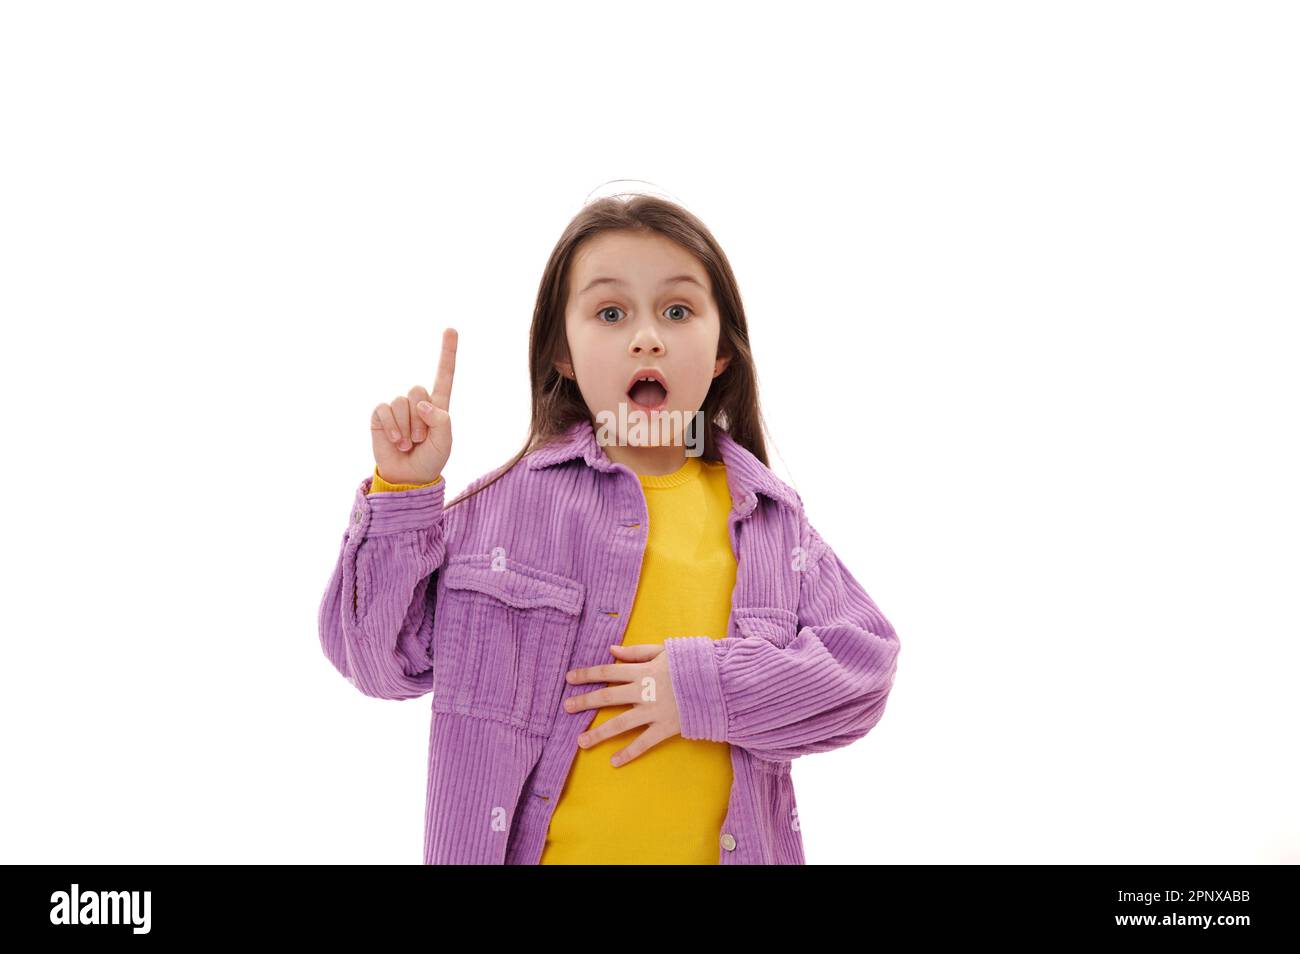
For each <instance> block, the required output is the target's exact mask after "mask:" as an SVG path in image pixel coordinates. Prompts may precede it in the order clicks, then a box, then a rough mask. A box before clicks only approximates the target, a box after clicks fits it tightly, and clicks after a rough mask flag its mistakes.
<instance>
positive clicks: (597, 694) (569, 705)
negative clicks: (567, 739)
mask: <svg viewBox="0 0 1300 954" xmlns="http://www.w3.org/2000/svg"><path fill="white" fill-rule="evenodd" d="M640 700H641V690H640V688H639V687H638V686H633V685H627V684H623V685H618V686H607V687H605V688H604V689H593V690H592V691H591V692H584V693H582V695H579V696H570V697H569V698H567V699H565V700H564V709H565V711H566V712H581V711H582V710H583V709H599V708H601V707H602V706H626V705H631V704H632V703H634V702H639V701H640Z"/></svg>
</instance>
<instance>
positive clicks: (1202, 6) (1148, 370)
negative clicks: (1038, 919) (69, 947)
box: [0, 2, 1300, 864]
mask: <svg viewBox="0 0 1300 954" xmlns="http://www.w3.org/2000/svg"><path fill="white" fill-rule="evenodd" d="M1298 33H1300V31H1298V30H1297V22H1296V15H1295V13H1294V7H1289V5H1287V4H1267V3H1251V4H1241V3H1214V4H1211V3H1186V2H1184V3H1170V4H1156V3H1135V2H1126V3H1099V2H1092V3H1087V4H1083V3H1078V4H1060V3H1055V4H1053V3H982V4H964V3H959V4H937V3H897V4H874V5H873V4H847V3H845V4H826V3H812V2H808V3H800V4H797V5H795V6H788V5H764V4H757V3H752V2H751V3H743V4H741V3H690V4H685V3H666V2H660V3H656V4H653V5H646V4H619V3H559V4H541V5H536V4H534V5H522V4H520V5H518V6H516V5H513V4H512V5H491V6H489V5H477V6H476V5H450V4H438V5H434V4H392V3H390V4H383V5H377V4H361V3H354V4H339V3H321V2H313V3H301V4H297V3H294V4H291V3H269V2H258V3H233V2H223V3H205V4H196V3H151V4H144V3H116V4H90V3H86V4H71V3H51V4H8V5H6V6H5V7H4V8H3V13H0V110H2V112H0V136H3V149H2V150H0V164H3V175H2V176H0V243H2V245H0V269H2V271H0V310H2V313H3V319H4V323H3V327H4V339H3V340H4V347H3V356H4V357H3V362H4V363H3V367H4V373H3V376H2V385H0V386H3V389H4V391H3V395H2V397H3V401H2V402H0V406H3V409H4V415H5V421H4V424H5V450H6V453H5V455H4V456H5V460H4V468H3V480H4V488H3V489H4V501H5V513H4V516H3V522H4V527H5V543H6V545H5V547H4V549H3V554H4V556H3V560H4V567H3V570H4V572H3V583H2V584H0V585H2V586H3V599H4V604H3V605H4V609H5V617H4V648H5V659H4V671H5V677H6V678H5V680H4V681H5V691H4V692H3V693H2V694H0V706H2V707H3V708H2V713H3V719H4V731H3V751H0V759H3V765H4V775H5V778H6V784H5V786H4V789H5V790H4V794H3V796H0V797H2V798H3V801H4V804H3V809H4V810H3V822H2V823H0V839H2V841H0V849H2V851H3V861H5V862H48V863H56V862H57V863H83V862H84V863H108V862H123V863H143V862H194V863H206V862H222V863H225V862H245V861H251V862H338V861H343V862H363V861H364V862H398V863H418V862H419V861H420V859H421V846H422V835H423V811H424V797H425V772H426V768H427V761H426V759H427V732H428V720H429V714H428V698H427V697H426V698H425V699H422V700H418V701H407V702H403V703H393V702H389V701H383V700H376V699H371V698H368V697H365V696H363V695H361V694H360V693H359V692H358V691H357V690H356V689H355V688H354V687H353V686H352V685H351V684H350V683H348V682H347V681H345V680H344V679H343V678H342V677H341V676H340V675H339V674H338V673H337V672H336V671H335V670H334V669H333V668H332V666H331V665H330V663H329V661H328V660H327V659H326V658H325V656H324V654H323V653H322V651H321V647H320V643H319V637H318V634H317V629H316V613H317V608H318V604H319V601H320V597H321V595H322V593H323V591H324V587H325V584H326V582H327V580H328V576H329V573H330V571H331V569H332V567H333V564H334V560H335V557H336V555H337V551H338V545H339V541H340V538H341V535H342V533H343V531H344V530H345V529H346V526H347V520H348V516H349V512H350V506H351V502H352V495H353V493H354V491H355V489H356V486H357V485H358V484H359V483H360V481H361V480H362V479H363V478H365V477H366V476H367V475H368V474H369V473H370V468H371V464H372V461H371V458H370V446H369V434H368V417H369V414H370V411H371V409H372V408H373V407H374V405H375V404H377V403H378V402H380V401H389V400H392V399H393V398H394V397H395V396H396V395H398V394H404V393H405V392H406V390H407V389H408V388H410V387H411V386H412V385H414V384H416V383H423V384H425V385H429V384H431V383H432V379H433V372H434V368H435V363H436V358H437V346H438V341H439V337H440V334H441V331H442V329H443V328H444V327H446V326H449V325H450V326H453V327H455V328H457V329H458V330H459V331H460V354H459V359H458V366H457V372H456V383H455V392H454V398H453V404H452V412H453V416H454V420H455V434H456V445H455V452H454V455H453V458H452V462H451V466H450V467H449V468H448V481H449V486H450V489H451V490H452V491H453V492H454V491H458V490H459V489H461V488H463V487H464V486H465V484H467V483H468V482H469V481H470V480H471V479H473V478H474V477H477V476H478V475H480V474H482V473H485V472H486V471H488V470H490V469H491V468H493V467H495V466H496V465H497V464H499V463H501V462H503V461H504V460H506V459H507V458H508V457H509V456H510V455H511V454H513V453H514V452H515V451H516V450H517V449H518V447H519V446H520V445H521V443H522V440H523V438H524V435H525V432H526V424H527V411H528V406H527V369H526V354H527V351H526V347H527V334H528V328H529V323H530V320H531V315H532V309H533V303H534V301H533V299H534V295H535V293H536V290H537V283H538V280H539V278H540V275H541V270H542V266H543V264H544V262H545V259H546V257H547V255H548V254H549V252H550V250H551V247H552V246H553V244H554V242H555V241H556V239H557V238H558V236H559V234H560V232H561V230H562V229H563V227H564V225H565V223H566V222H567V221H568V220H569V218H570V217H571V216H572V215H573V214H574V213H576V212H577V211H578V209H579V207H580V206H581V205H582V204H583V202H584V201H585V200H586V199H587V198H588V196H589V195H591V194H592V192H593V190H596V189H598V188H600V187H602V184H605V183H608V182H609V181H610V180H614V179H635V180H640V181H641V183H649V184H650V185H651V186H653V188H656V189H658V190H660V191H663V192H666V193H668V194H670V195H671V196H672V197H674V198H676V199H677V200H679V201H680V202H682V203H683V204H685V205H686V206H687V207H688V208H690V209H692V210H693V211H694V212H696V213H697V214H698V215H699V216H700V217H701V218H703V220H704V221H705V222H706V223H707V224H708V225H709V226H710V227H711V228H712V229H713V231H714V233H715V234H716V236H717V237H718V239H719V241H720V242H721V243H722V245H723V247H724V248H725V249H726V251H727V254H728V255H729V257H730V259H731V262H732V264H733V266H734V267H735V270H736V273H737V275H738V278H739V281H740V286H741V290H742V292H743V294H744V296H745V303H746V307H747V312H748V318H749V322H750V329H751V335H752V340H753V345H754V352H755V358H756V362H757V367H758V370H759V373H760V382H761V385H762V400H763V407H764V411H765V413H766V416H767V420H768V424H769V430H770V435H771V443H770V445H769V449H770V451H771V452H772V457H773V469H774V470H776V472H777V473H778V474H779V475H780V476H782V477H784V478H786V479H787V480H789V481H791V482H792V483H793V485H794V486H795V487H796V488H797V489H798V490H799V492H800V493H801V495H802V496H803V498H804V500H805V502H806V504H807V506H808V511H809V514H810V516H811V518H812V519H813V521H814V523H816V524H817V525H818V527H819V528H820V529H821V530H822V532H823V535H824V536H825V537H826V539H827V540H828V542H829V543H830V544H831V545H832V546H833V547H834V548H835V549H836V551H837V552H838V553H840V554H841V555H842V557H843V559H844V560H845V562H846V564H847V565H848V566H850V567H851V568H852V569H853V572H854V575H855V576H856V577H857V578H858V579H859V580H860V581H861V582H862V583H863V585H864V586H865V587H866V588H867V590H868V592H869V593H870V594H871V595H872V597H873V598H874V599H875V600H876V602H877V603H878V604H879V606H880V607H881V609H882V610H883V612H884V613H885V614H886V616H888V617H889V619H890V620H891V621H892V622H893V623H894V625H895V627H896V628H897V631H898V634H899V637H900V641H901V645H902V650H901V653H900V656H899V668H898V675H897V680H896V682H895V687H894V690H893V693H892V695H891V697H890V701H889V703H888V707H887V711H886V714H885V716H884V718H883V720H882V721H881V722H880V724H879V725H878V726H877V727H876V728H875V729H873V730H872V732H871V733H870V734H869V735H868V736H867V737H866V738H864V739H862V740H860V741H859V742H856V743H854V744H853V745H850V746H848V747H846V748H842V749H839V750H837V751H834V752H829V753H822V754H817V755H813V756H809V757H805V758H802V759H799V760H798V761H796V763H795V765H794V778H795V784H796V792H797V796H798V805H799V817H800V820H801V823H802V832H803V836H804V841H805V847H806V851H807V857H808V861H809V862H810V863H813V864H817V863H835V862H872V863H874V862H905V863H930V862H957V863H973V862H993V863H1012V862H1049V863H1118V864H1127V863H1194V862H1208V863H1229V862H1234V863H1235V862H1244V863H1252V862H1265V863H1267V862H1292V863H1294V862H1296V861H1300V819H1298V818H1297V812H1296V809H1295V806H1296V805H1297V804H1300V784H1298V783H1300V770H1298V768H1297V766H1298V764H1300V762H1298V760H1297V759H1296V757H1295V752H1296V729H1297V725H1298V724H1300V719H1298V718H1297V715H1298V713H1297V708H1298V706H1297V693H1296V690H1295V679H1296V672H1297V662H1300V649H1298V648H1297V635H1298V632H1297V630H1298V627H1297V617H1298V616H1300V613H1298V612H1297V604H1296V581H1297V570H1298V569H1300V567H1298V566H1297V564H1298V563H1300V560H1298V558H1297V554H1298V553H1300V544H1298V543H1297V540H1300V532H1298V531H1300V526H1298V524H1300V521H1298V520H1297V503H1296V494H1295V488H1296V486H1297V485H1300V479H1298V478H1300V474H1298V473H1297V470H1298V468H1297V460H1296V427H1295V412H1296V409H1297V407H1300V402H1298V401H1297V398H1298V397H1300V395H1297V384H1296V373H1295V368H1296V364H1297V357H1298V356H1297V353H1296V351H1297V349H1296V337H1295V335H1296V322H1297V318H1298V317H1300V315H1298V309H1297V288H1298V287H1300V283H1298V282H1297V277H1298V276H1297V261H1298V258H1297V253H1298V252H1300V247H1298V246H1300V239H1298V233H1297V227H1296V226H1297V222H1300V188H1298V186H1297V183H1298V182H1300V177H1297V175H1296V170H1297V169H1300V142H1298V141H1297V124H1296V115H1297V95H1296V93H1297V90H1298V89H1300V76H1298V75H1297V74H1298V73H1300V68H1298V67H1297V59H1296V57H1295V51H1296V49H1297V45H1298V41H1300V36H1298V35H1297V34H1298ZM636 186H637V184H634V187H636ZM641 187H644V186H641ZM605 188H606V189H608V186H605Z"/></svg>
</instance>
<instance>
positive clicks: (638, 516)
mask: <svg viewBox="0 0 1300 954" xmlns="http://www.w3.org/2000/svg"><path fill="white" fill-rule="evenodd" d="M718 450H719V454H720V456H721V457H722V460H723V463H724V464H725V465H726V478H727V484H728V489H729V491H730V494H731V499H732V510H731V512H730V513H729V514H728V517H727V520H728V531H729V537H730V540H731V546H732V550H733V552H734V553H735V556H736V583H735V587H734V589H733V590H732V598H731V615H730V618H729V620H728V623H727V632H726V636H725V638H718V639H714V638H712V637H711V636H710V635H699V634H686V633H680V634H675V633H665V634H664V647H665V652H666V653H667V654H668V665H669V673H670V676H671V679H672V689H673V692H674V694H675V696H676V700H677V705H678V708H679V710H680V714H681V734H682V736H683V737H684V738H687V739H710V740H712V741H715V742H727V743H729V746H730V752H731V766H732V778H733V781H732V788H731V793H730V796H729V800H728V806H727V814H726V817H725V819H724V821H723V824H722V828H721V829H720V830H719V832H718V860H719V863H720V864H804V863H805V861H804V853H803V840H802V837H801V836H800V834H799V819H798V814H797V810H796V805H795V796H794V786H793V783H792V780H791V777H790V763H791V761H792V760H793V759H795V758H798V757H799V756H801V755H807V754H810V753H813V752H824V751H826V750H828V749H833V748H837V747H839V746H843V745H847V744H848V743H850V742H853V741H854V740H856V739H859V738H861V737H862V736H864V735H865V734H866V733H867V732H868V731H870V729H871V728H872V727H873V726H874V725H876V723H877V722H878V721H879V720H880V717H881V715H882V714H883V712H884V709H885V701H886V699H887V697H888V695H889V691H890V688H891V686H892V684H893V679H894V673H895V670H896V659H897V655H898V649H899V643H898V637H897V636H896V634H895V633H894V629H893V627H892V626H891V625H890V624H889V622H888V621H887V620H886V619H885V617H884V616H883V615H882V614H881V612H880V610H879V609H877V608H876V605H875V603H874V602H873V601H872V600H871V598H870V597H869V596H868V595H867V593H866V591H865V590H864V589H863V588H862V586H861V585H860V584H859V583H858V582H857V580H855V579H854V578H853V576H851V575H850V573H849V571H848V569H847V568H846V567H845V566H844V564H843V563H842V562H841V561H840V559H839V558H838V557H837V556H836V555H835V553H834V551H833V550H831V548H830V547H829V546H828V545H827V544H826V542H825V541H824V540H823V539H822V537H821V536H820V535H819V534H818V533H817V531H816V530H815V529H813V527H812V525H811V524H810V523H809V521H808V518H807V517H806V516H805V514H804V508H803V501H802V500H801V499H800V497H799V495H798V494H797V493H796V492H795V491H794V490H793V488H791V487H790V486H789V485H787V484H786V483H784V482H783V481H781V480H780V479H779V478H778V477H777V476H776V475H775V474H773V473H772V471H771V470H769V469H768V468H767V467H766V466H764V465H763V464H762V462H760V461H759V460H758V459H757V458H756V457H755V456H754V455H753V454H751V453H750V452H749V451H748V450H746V449H745V448H744V447H742V446H741V445H740V444H738V443H736V442H735V441H734V440H733V439H732V438H731V437H730V435H728V434H727V433H726V432H725V431H721V430H719V438H718ZM490 476H491V474H487V475H484V476H483V477H480V478H478V480H476V481H475V482H474V483H472V484H470V486H469V487H467V488H466V490H467V491H470V490H473V489H475V488H476V487H478V486H479V485H480V484H482V483H484V482H486V481H487V480H488V479H489V478H490ZM371 480H372V478H371V477H367V478H366V479H365V480H363V481H362V482H361V485H360V487H359V488H358V489H357V492H356V499H355V501H354V502H353V505H352V513H351V518H350V520H349V524H348V529H347V531H346V533H345V534H344V536H343V542H342V546H341V548H340V551H339V556H338V562H337V564H336V566H335V568H334V572H333V575H332V576H331V578H330V581H329V585H328V587H327V589H326V591H325V595H324V598H323V599H322V601H321V604H320V613H319V626H320V639H321V645H322V647H323V649H324V651H325V655H326V656H327V657H328V658H329V660H330V661H331V662H332V663H333V664H334V666H335V667H336V668H337V669H338V670H339V671H340V672H341V673H342V674H343V675H345V676H346V677H347V678H348V679H349V680H350V681H351V682H352V683H353V684H354V685H355V686H356V687H357V688H358V689H359V690H360V691H361V692H363V693H365V694H366V695H368V696H374V697H377V698H381V699H413V698H417V697H419V696H423V695H425V694H426V693H431V694H432V702H433V705H432V722H431V727H430V737H429V779H428V790H427V796H426V808H425V832H424V863H425V864H537V863H538V860H539V859H540V857H541V854H542V849H543V847H544V845H545V840H546V833H547V829H548V828H549V825H550V819H551V814H552V812H553V811H554V809H555V805H556V802H557V799H558V798H559V795H560V793H561V791H562V790H563V787H564V782H565V779H566V778H567V776H568V772H569V768H570V765H571V763H572V761H573V758H574V755H575V754H576V752H577V750H578V743H577V738H578V735H579V734H581V733H582V732H583V731H584V730H585V729H586V728H587V727H588V726H589V725H590V724H591V722H592V720H593V719H594V718H595V716H596V712H597V711H598V710H597V709H586V710H583V711H581V712H575V713H569V712H566V711H564V708H563V700H564V699H565V698H567V697H568V696H576V695H583V694H585V693H588V692H593V691H595V690H596V689H599V688H601V687H602V686H603V685H607V684H606V683H586V684H583V685H569V684H568V683H567V682H566V681H565V678H564V676H565V673H566V672H567V671H568V670H569V669H575V668H579V667H586V666H596V665H602V664H610V663H614V662H615V659H614V657H613V655H612V654H611V653H610V652H609V648H608V647H609V646H610V645H611V644H618V643H621V642H622V640H623V633H624V629H625V627H626V625H627V619H628V614H629V612H630V611H631V608H632V604H633V598H634V597H635V595H636V591H637V584H638V581H639V579H640V573H641V561H642V557H643V555H644V551H645V545H646V526H647V522H648V517H647V511H646V504H645V496H644V494H643V492H642V489H641V483H640V481H639V480H638V478H637V475H636V473H635V472H634V471H632V470H631V469H630V468H628V467H626V466H624V465H621V464H615V463H613V462H612V461H611V460H610V459H609V457H608V456H607V455H606V454H605V452H604V450H603V449H602V448H601V446H600V444H599V443H598V442H597V440H596V435H595V432H594V430H593V426H592V424H591V423H590V422H588V421H583V422H580V423H578V424H575V425H573V426H572V427H571V428H569V430H568V431H567V433H566V434H565V435H563V437H562V438H560V439H557V440H555V441H552V442H551V443H549V444H547V445H545V446H544V447H541V448H538V449H536V450H534V451H533V452H531V453H530V454H528V455H526V456H525V457H524V458H523V459H522V460H521V461H520V462H519V463H518V464H516V465H515V466H514V467H513V468H511V470H510V471H509V472H508V473H507V474H506V475H505V476H504V477H502V478H501V479H500V480H499V481H497V482H496V483H495V484H493V485H492V486H490V487H488V488H487V489H486V490H484V491H483V492H481V493H479V494H477V495H475V496H474V497H472V498H470V499H468V500H466V501H464V502H463V503H459V504H457V505H456V506H455V507H452V508H450V509H448V510H446V511H444V509H443V494H444V492H445V489H446V483H447V482H446V481H445V480H441V481H439V482H438V483H437V484H435V485H433V486H432V487H422V488H418V489H415V490H405V491H395V492H391V493H377V494H374V495H369V494H368V491H369V489H370V485H371ZM636 731H637V732H640V731H644V727H639V728H638V729H637V730H636ZM633 738H635V733H628V735H627V740H628V741H629V742H630V741H631V740H632V739H633ZM614 771H618V769H614Z"/></svg>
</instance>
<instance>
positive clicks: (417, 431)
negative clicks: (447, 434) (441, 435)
mask: <svg viewBox="0 0 1300 954" xmlns="http://www.w3.org/2000/svg"><path fill="white" fill-rule="evenodd" d="M406 399H407V401H408V402H410V405H411V407H412V408H414V407H415V406H416V405H417V404H419V403H420V402H421V401H427V400H429V392H428V391H426V390H425V389H424V386H423V385H420V384H417V385H416V386H415V387H413V388H411V390H409V391H407V392H406ZM427 430H428V428H427V427H426V426H425V423H424V420H423V419H422V418H421V417H420V415H419V414H418V413H414V412H413V413H412V414H411V440H412V441H413V442H415V443H416V444H419V443H420V442H421V441H423V440H424V434H425V431H427Z"/></svg>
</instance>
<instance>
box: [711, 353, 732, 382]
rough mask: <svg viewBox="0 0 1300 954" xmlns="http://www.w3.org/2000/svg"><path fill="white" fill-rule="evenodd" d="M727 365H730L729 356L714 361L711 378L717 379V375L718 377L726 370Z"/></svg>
mask: <svg viewBox="0 0 1300 954" xmlns="http://www.w3.org/2000/svg"><path fill="white" fill-rule="evenodd" d="M729 364H731V356H730V355H728V356H727V357H725V358H719V359H718V360H717V361H714V362H713V376H714V377H715V378H716V377H717V376H718V375H720V374H721V373H722V372H723V371H726V370H727V365H729Z"/></svg>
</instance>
